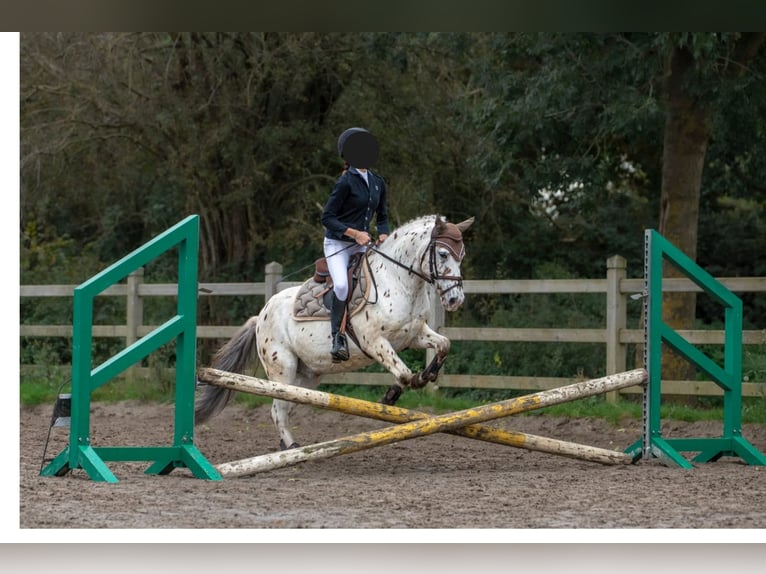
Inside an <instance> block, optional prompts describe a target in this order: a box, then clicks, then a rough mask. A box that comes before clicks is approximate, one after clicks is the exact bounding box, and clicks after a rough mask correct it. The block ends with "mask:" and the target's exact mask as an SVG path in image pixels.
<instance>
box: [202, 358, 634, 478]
mask: <svg viewBox="0 0 766 574" xmlns="http://www.w3.org/2000/svg"><path fill="white" fill-rule="evenodd" d="M646 380H647V372H646V370H645V369H634V370H632V371H627V372H625V373H618V374H615V375H609V376H607V377H602V378H599V379H592V380H589V381H582V382H579V383H574V384H572V385H567V386H564V387H560V388H557V389H551V390H548V391H541V392H538V393H533V394H530V395H525V396H523V397H518V398H515V399H508V400H505V401H500V402H497V403H492V404H489V405H483V406H480V407H475V408H471V409H465V410H463V411H457V412H454V413H448V414H444V415H438V416H433V417H428V418H425V419H422V420H416V421H412V422H407V423H404V424H401V425H398V426H393V427H387V428H384V429H380V430H374V431H368V432H364V433H360V434H357V435H351V436H347V437H343V438H339V439H336V440H331V441H326V442H323V443H318V444H314V445H309V446H305V447H300V448H295V449H290V450H285V451H281V452H277V453H271V454H265V455H260V456H256V457H252V458H247V459H243V460H239V461H233V462H228V463H223V464H220V465H218V466H217V467H216V469H217V470H218V471H219V472H220V473H221V475H223V476H229V477H234V476H248V475H252V474H256V473H259V472H265V471H267V470H274V469H277V468H283V467H286V466H291V465H294V464H297V463H299V462H305V461H309V460H320V459H325V458H331V457H333V456H338V455H342V454H350V453H353V452H358V451H361V450H366V449H370V448H374V447H377V446H384V445H387V444H391V443H394V442H399V441H403V440H408V439H411V438H416V437H420V436H426V435H429V434H433V433H436V432H448V431H453V430H456V429H459V428H461V427H465V426H467V425H471V424H475V423H481V422H486V421H489V420H494V419H498V418H502V417H507V416H510V415H514V414H518V413H522V412H526V411H531V410H535V409H539V408H543V407H546V406H551V405H555V404H560V403H565V402H569V401H573V400H576V399H580V398H584V397H590V396H594V395H599V394H602V393H605V392H607V391H613V390H618V389H622V388H626V387H632V386H634V385H640V384H644V383H645V382H646ZM272 382H273V381H272Z"/></svg>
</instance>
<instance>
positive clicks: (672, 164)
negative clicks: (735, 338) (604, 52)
mask: <svg viewBox="0 0 766 574" xmlns="http://www.w3.org/2000/svg"><path fill="white" fill-rule="evenodd" d="M693 66H694V57H693V56H692V54H691V53H690V52H689V51H688V50H687V49H686V48H676V49H674V50H673V52H672V54H671V56H670V59H669V62H668V68H667V72H668V75H667V79H666V85H665V95H666V98H667V100H666V105H667V117H666V120H665V138H664V148H663V156H662V162H663V164H662V193H661V196H660V225H659V231H660V233H661V234H662V235H663V236H664V237H665V238H666V239H667V240H668V241H670V242H671V243H672V244H673V245H675V246H676V247H678V248H679V249H680V250H681V251H683V252H684V253H685V254H686V255H688V256H689V257H690V258H691V259H692V260H696V258H697V223H698V217H699V202H700V186H701V183H702V169H703V166H704V163H705V153H706V151H707V146H708V142H709V140H710V136H711V110H710V107H709V106H707V105H706V104H705V103H704V102H700V101H699V100H697V99H695V98H694V97H693V96H692V95H690V94H689V92H688V91H687V89H686V81H687V76H688V74H689V72H690V70H691V69H692V68H693ZM663 267H664V270H663V276H664V277H679V276H682V274H681V273H680V272H679V271H678V270H677V269H676V268H675V266H673V265H671V264H670V263H665V264H664V266H663ZM695 305H696V296H695V294H694V293H669V294H665V295H664V296H663V304H662V316H663V321H664V322H665V323H666V324H667V325H669V326H670V327H672V328H673V329H692V328H693V327H694V318H695ZM694 375H695V368H694V367H693V366H692V365H690V364H689V363H688V362H687V361H686V360H685V359H683V358H682V357H679V356H678V355H676V354H674V353H672V352H670V351H665V352H663V358H662V378H663V379H671V380H673V379H676V380H678V379H693V378H694Z"/></svg>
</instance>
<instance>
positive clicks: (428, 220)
mask: <svg viewBox="0 0 766 574" xmlns="http://www.w3.org/2000/svg"><path fill="white" fill-rule="evenodd" d="M440 217H442V216H440V215H437V214H433V213H432V214H430V215H421V216H420V217H416V218H414V219H410V220H409V221H406V222H404V223H403V224H402V225H400V226H399V227H397V228H395V229H394V233H396V232H397V231H405V230H406V231H409V230H410V229H411V228H413V227H414V228H422V227H430V226H431V225H433V224H434V223H436V221H437V219H439V218H440Z"/></svg>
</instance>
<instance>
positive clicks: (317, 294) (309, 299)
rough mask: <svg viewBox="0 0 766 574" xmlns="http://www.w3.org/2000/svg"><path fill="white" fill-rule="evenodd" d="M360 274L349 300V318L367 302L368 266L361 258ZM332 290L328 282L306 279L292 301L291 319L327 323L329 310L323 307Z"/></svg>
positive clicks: (368, 290)
mask: <svg viewBox="0 0 766 574" xmlns="http://www.w3.org/2000/svg"><path fill="white" fill-rule="evenodd" d="M361 267H362V272H361V273H360V274H359V281H357V283H356V285H354V290H353V291H352V292H351V297H350V300H349V316H350V317H353V316H354V315H356V314H357V313H359V311H361V310H362V309H363V308H364V303H366V302H367V300H368V297H369V294H370V287H371V282H370V281H369V280H368V277H369V276H370V266H369V263H368V262H367V258H366V257H363V258H362V262H361ZM331 289H332V282H331V281H330V280H328V281H327V282H325V283H317V282H316V281H314V279H313V278H311V279H308V280H307V281H306V282H305V283H303V285H301V286H300V288H299V289H298V293H296V295H295V299H294V300H293V319H295V320H296V321H329V320H330V310H329V309H328V308H327V307H326V306H325V304H324V299H325V295H326V294H327V293H328V292H329V291H330V290H331Z"/></svg>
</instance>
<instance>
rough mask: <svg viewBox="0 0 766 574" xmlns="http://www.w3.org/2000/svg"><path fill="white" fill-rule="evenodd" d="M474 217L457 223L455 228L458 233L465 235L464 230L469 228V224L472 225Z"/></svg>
mask: <svg viewBox="0 0 766 574" xmlns="http://www.w3.org/2000/svg"><path fill="white" fill-rule="evenodd" d="M474 219H476V218H475V217H471V218H470V219H466V220H465V221H461V222H460V223H457V224H456V225H457V228H458V229H459V230H460V233H465V230H466V229H468V228H469V227H471V224H473V222H474Z"/></svg>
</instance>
